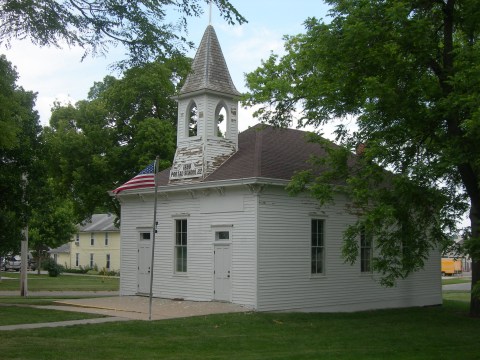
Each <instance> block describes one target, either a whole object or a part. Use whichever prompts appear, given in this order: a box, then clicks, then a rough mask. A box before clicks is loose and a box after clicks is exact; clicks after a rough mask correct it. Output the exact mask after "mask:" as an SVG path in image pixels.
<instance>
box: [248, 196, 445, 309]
mask: <svg viewBox="0 0 480 360" xmlns="http://www.w3.org/2000/svg"><path fill="white" fill-rule="evenodd" d="M345 205H346V201H345V198H344V197H342V196H338V197H337V198H336V201H335V203H334V204H333V205H328V206H324V207H321V208H320V207H319V206H318V205H317V204H316V203H315V202H314V201H310V200H308V199H306V198H305V197H304V196H298V197H289V196H287V195H286V193H284V191H283V190H279V189H271V188H270V189H267V190H266V191H264V192H263V193H262V194H261V195H260V199H259V244H258V280H257V281H258V306H257V309H258V310H260V311H272V310H295V311H354V310H365V309H374V308H387V307H401V306H413V305H416V306H418V305H433V304H439V303H441V285H440V277H439V268H438V266H439V265H438V264H439V254H438V253H435V254H433V255H432V257H431V259H430V260H429V261H428V262H427V264H426V266H425V270H424V271H420V272H418V273H415V274H413V275H412V276H410V277H409V278H408V279H406V280H404V281H399V282H398V284H397V286H396V287H394V288H385V287H382V286H380V284H379V282H378V279H375V276H372V275H365V274H361V273H360V265H359V263H358V262H357V263H356V264H354V265H350V264H346V263H344V260H343V259H342V257H341V246H342V233H343V231H344V230H345V228H346V225H347V224H349V223H353V222H354V221H355V218H354V217H353V216H352V215H350V214H348V213H347V212H346V211H345ZM312 218H320V219H324V220H325V252H326V254H325V274H324V275H311V273H310V271H311V270H310V222H311V219H312Z"/></svg>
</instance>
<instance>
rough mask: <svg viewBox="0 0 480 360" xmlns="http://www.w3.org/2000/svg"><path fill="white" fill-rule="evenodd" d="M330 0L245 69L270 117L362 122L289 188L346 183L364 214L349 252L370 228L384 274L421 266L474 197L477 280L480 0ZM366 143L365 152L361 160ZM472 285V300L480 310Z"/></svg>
mask: <svg viewBox="0 0 480 360" xmlns="http://www.w3.org/2000/svg"><path fill="white" fill-rule="evenodd" d="M326 2H327V3H328V4H330V5H331V6H332V9H331V12H330V14H329V16H330V20H331V21H330V22H327V23H326V22H323V21H321V20H318V19H315V18H310V19H308V20H307V21H306V22H305V26H306V33H305V34H300V35H297V36H290V37H286V44H285V50H286V53H285V55H283V56H277V55H271V56H270V58H269V59H267V60H266V61H264V62H263V63H262V66H261V67H259V68H258V69H257V70H256V71H254V72H252V73H251V74H248V75H247V82H248V86H249V87H250V89H251V92H250V94H248V95H247V96H246V103H247V104H248V105H257V106H259V107H258V111H257V113H256V115H257V116H258V117H259V118H260V119H261V120H263V121H266V122H270V123H273V124H276V125H281V126H286V125H290V124H291V123H292V121H293V119H294V117H295V116H298V117H299V120H300V125H311V126H315V127H316V128H317V129H320V130H321V127H322V125H324V124H326V123H328V122H330V121H333V120H335V119H336V120H338V119H348V120H349V121H351V120H352V119H355V120H356V124H357V129H358V130H355V131H354V132H351V131H350V132H349V131H347V130H348V129H347V128H346V127H345V126H343V125H339V126H338V128H337V135H338V138H337V140H338V141H340V142H342V143H343V145H345V147H344V148H341V149H336V148H334V147H331V146H330V145H328V143H325V142H323V144H324V145H325V146H326V147H328V149H329V152H330V153H331V156H330V157H329V159H327V160H324V161H320V160H318V159H317V160H313V161H312V168H313V169H314V170H313V171H310V172H303V173H300V174H298V175H297V176H296V178H295V179H294V180H293V181H292V183H291V186H290V189H291V190H292V191H293V192H296V191H303V190H308V191H311V192H312V193H313V195H314V196H316V197H317V198H318V199H319V200H321V201H322V202H325V201H329V200H331V199H332V191H333V189H334V186H333V185H329V184H332V183H333V184H335V183H336V184H340V188H341V189H342V191H346V192H347V193H348V194H349V195H350V197H351V199H352V208H351V210H352V211H354V212H356V213H357V214H358V215H359V217H358V222H357V223H356V224H354V225H352V226H349V227H348V228H347V231H346V232H345V239H344V240H345V243H344V255H345V257H346V260H347V261H350V262H354V261H355V260H356V257H357V255H358V237H359V234H360V233H361V232H362V231H369V232H371V233H372V234H373V235H374V237H375V244H376V249H377V251H376V257H375V259H374V269H375V270H376V271H377V272H379V273H381V274H382V281H383V282H384V283H385V284H386V285H393V284H394V283H395V280H396V279H398V278H404V277H406V276H408V275H409V274H410V273H411V272H412V271H416V270H418V269H420V268H422V266H423V265H424V261H425V259H426V258H427V257H428V254H429V252H430V251H431V250H432V249H436V248H438V247H439V246H441V245H442V243H443V241H444V240H445V239H446V238H447V236H448V234H449V233H450V232H453V231H455V226H456V225H457V224H456V222H457V221H458V219H459V215H460V214H461V213H462V211H463V210H465V209H468V208H469V209H470V220H471V229H470V230H471V232H470V235H471V236H470V239H469V240H468V241H467V250H468V252H469V254H470V256H471V257H472V260H473V272H472V288H473V287H474V285H475V284H477V282H478V281H479V280H480V278H479V276H480V233H479V220H480V183H479V181H480V157H479V149H480V147H479V146H478V139H480V67H479V66H478V64H479V63H480V41H479V40H480V22H479V21H478V19H480V7H479V6H478V1H476V0H464V1H455V0H430V1H426V0H417V1H398V0H395V1H393V0H385V1H371V0H355V1H354V0H338V1H333V0H332V1H326ZM316 140H318V139H316ZM358 144H361V152H360V154H361V156H358V157H356V158H355V159H353V160H352V152H353V151H354V148H355V146H357V145H358ZM325 162H326V163H327V164H325ZM325 165H328V166H327V167H325ZM319 167H321V168H322V169H326V168H327V169H328V170H327V171H325V170H324V171H320V172H319V171H318V169H319ZM315 168H316V169H315ZM316 170H317V171H316ZM340 179H342V182H341V183H339V182H338V180H340ZM474 293H475V291H473V292H472V299H471V309H470V310H471V311H470V312H471V315H474V316H479V315H480V299H479V298H478V297H476V296H474Z"/></svg>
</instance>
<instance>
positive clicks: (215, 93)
mask: <svg viewBox="0 0 480 360" xmlns="http://www.w3.org/2000/svg"><path fill="white" fill-rule="evenodd" d="M192 70H193V71H192V73H191V74H190V75H189V76H188V78H187V80H186V82H185V85H184V86H183V88H182V89H181V91H180V93H179V96H178V134H177V152H176V154H175V159H174V163H173V166H172V168H171V169H167V170H165V171H162V172H160V173H159V175H158V185H159V186H158V203H157V217H156V221H157V232H156V234H155V244H154V248H155V252H154V263H153V286H152V291H153V296H155V297H163V298H172V299H173V298H183V299H188V300H198V301H210V300H217V301H227V302H232V303H236V304H242V305H245V306H246V307H249V308H252V309H255V310H258V311H279V310H285V311H354V310H365V309H377V308H389V307H405V306H423V305H435V304H441V302H442V297H441V282H440V281H441V279H440V254H439V253H438V252H434V253H433V254H432V256H431V258H430V259H428V260H427V261H426V263H425V269H424V270H422V271H419V272H416V273H413V274H411V275H410V276H409V277H408V278H407V279H405V280H400V281H398V284H397V286H396V287H393V288H385V287H382V286H381V285H380V284H379V282H378V279H379V276H378V275H377V274H375V273H372V272H371V270H370V269H371V266H370V265H371V260H372V255H373V251H374V240H373V243H372V242H371V241H370V240H369V239H368V238H367V237H362V239H359V247H360V248H361V254H362V255H361V258H360V259H359V260H358V261H357V263H355V264H354V265H350V264H346V263H345V262H344V260H343V258H342V251H341V247H342V235H343V231H344V230H345V228H346V226H347V225H348V224H353V223H354V222H355V221H356V217H355V216H354V215H352V214H350V213H349V212H348V211H347V205H348V203H349V200H348V198H347V197H346V196H345V195H343V194H341V193H338V194H337V195H336V198H335V203H334V205H326V206H320V205H319V204H318V202H317V201H315V200H314V199H312V198H310V197H308V196H307V195H306V194H304V195H300V196H296V197H291V196H289V195H288V194H287V192H286V191H285V186H286V185H287V183H288V181H289V179H290V178H291V176H292V175H293V174H294V172H295V171H298V170H302V169H306V168H308V164H307V160H308V159H309V157H310V155H311V154H316V155H320V156H322V155H324V151H323V149H322V148H320V147H319V146H318V145H315V144H312V143H308V142H307V140H306V138H305V135H306V133H305V132H302V131H298V130H291V129H275V128H273V127H270V126H266V127H265V126H261V125H257V126H255V127H252V128H250V129H248V130H246V131H244V132H242V133H240V134H238V120H239V119H238V118H237V108H238V103H237V98H238V92H237V90H236V89H235V87H234V85H233V83H232V80H231V78H230V74H229V72H228V69H227V66H226V63H225V60H224V58H223V54H222V52H221V49H220V45H219V43H218V40H217V37H216V34H215V31H214V29H213V27H212V26H208V28H207V29H206V31H205V34H204V36H203V38H202V41H201V44H200V46H199V48H198V51H197V54H196V56H195V59H194V62H193V65H192ZM195 113H196V114H197V116H198V123H197V133H196V134H195V133H193V135H192V132H191V131H189V130H190V129H189V123H190V119H191V117H192V114H195ZM220 113H223V114H225V115H224V117H225V121H226V124H227V126H226V129H227V130H226V134H225V137H221V136H218V132H217V121H216V119H218V117H219V114H220ZM112 193H113V194H115V196H117V198H118V199H119V201H120V203H121V269H122V272H121V277H120V279H121V280H120V294H121V295H136V294H148V293H149V292H150V276H151V270H152V267H151V257H152V247H153V242H152V240H153V238H154V236H153V235H154V233H153V231H152V228H153V212H154V211H153V210H154V209H153V207H154V193H155V192H154V188H153V187H151V183H150V185H148V187H144V188H136V189H135V188H134V187H131V188H130V189H128V188H125V187H120V188H119V189H117V190H115V191H113V192H112Z"/></svg>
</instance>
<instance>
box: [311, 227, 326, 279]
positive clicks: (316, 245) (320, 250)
mask: <svg viewBox="0 0 480 360" xmlns="http://www.w3.org/2000/svg"><path fill="white" fill-rule="evenodd" d="M324 228H325V221H324V220H322V219H312V224H311V245H312V258H311V272H312V274H323V273H324V272H325V235H324V233H325V229H324Z"/></svg>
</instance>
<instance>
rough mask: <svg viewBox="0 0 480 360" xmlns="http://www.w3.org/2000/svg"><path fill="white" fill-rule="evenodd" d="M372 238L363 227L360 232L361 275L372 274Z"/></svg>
mask: <svg viewBox="0 0 480 360" xmlns="http://www.w3.org/2000/svg"><path fill="white" fill-rule="evenodd" d="M372 242H373V241H372V236H371V234H369V233H368V232H367V231H366V230H365V228H364V227H363V228H362V229H361V230H360V271H361V272H362V273H370V272H372V256H373V246H372Z"/></svg>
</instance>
